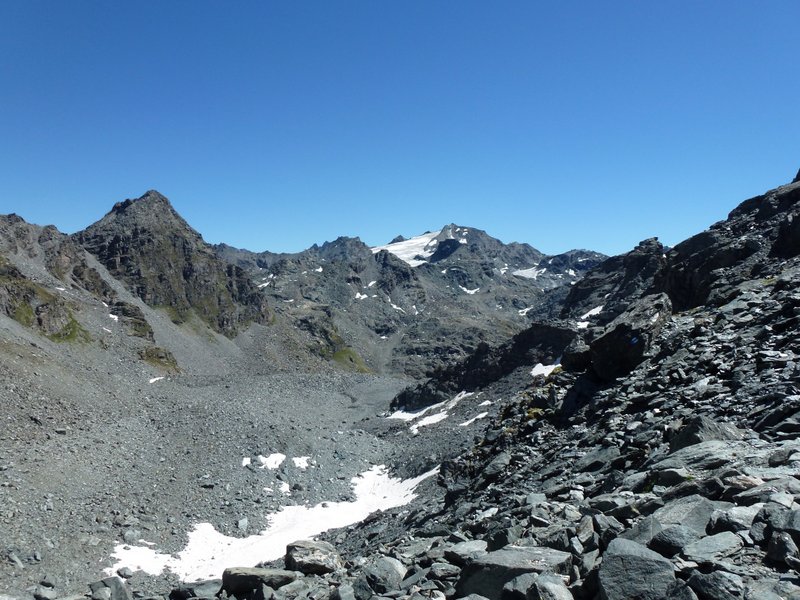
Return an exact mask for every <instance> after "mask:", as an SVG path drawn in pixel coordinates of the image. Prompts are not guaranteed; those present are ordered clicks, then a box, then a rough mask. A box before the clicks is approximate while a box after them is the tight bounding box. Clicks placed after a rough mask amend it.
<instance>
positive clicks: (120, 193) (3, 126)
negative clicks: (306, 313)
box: [0, 0, 800, 253]
mask: <svg viewBox="0 0 800 600" xmlns="http://www.w3.org/2000/svg"><path fill="white" fill-rule="evenodd" d="M798 23H800V2H797V1H796V0H792V1H788V2H783V1H779V0H771V1H770V2H739V1H731V0H728V1H724V2H723V1H718V2H694V1H692V2H688V1H685V2H682V1H676V2H641V1H638V0H637V1H628V2H583V1H582V2H546V3H545V2H534V1H530V0H529V1H524V2H492V3H489V2H471V1H464V0H460V1H449V2H437V1H430V0H424V1H423V0H418V1H402V2H400V1H397V2H376V1H373V0H369V1H368V0H364V1H359V2H355V1H336V2H329V1H307V2H268V1H258V2H238V1H237V2H221V1H220V2H198V1H194V0H193V1H191V2H189V1H185V2H179V1H169V2H149V1H143V2H130V3H122V2H101V1H100V0H93V1H90V0H73V1H70V2H62V1H55V0H52V1H49V2H41V1H36V0H16V1H13V0H6V1H4V2H2V3H0V213H9V212H16V213H18V214H20V215H21V216H23V217H24V218H25V219H26V220H28V221H32V222H34V223H39V224H47V223H53V224H55V225H56V226H58V227H59V229H61V230H62V231H65V232H70V233H71V232H73V231H76V230H79V229H82V228H83V227H85V226H87V225H89V224H90V223H92V222H94V221H96V220H97V219H99V218H101V217H102V216H103V214H105V213H106V212H107V211H108V210H109V209H110V208H111V206H112V204H113V203H114V202H117V201H120V200H123V199H125V198H130V197H138V196H140V195H141V194H143V193H144V192H145V191H146V190H148V189H151V188H154V189H157V190H159V191H161V192H162V193H163V194H165V195H166V196H168V197H169V198H170V200H171V201H172V203H173V205H174V206H175V207H176V209H177V210H178V211H179V212H180V213H181V214H182V215H183V216H184V217H185V218H186V219H187V220H188V221H189V223H190V224H191V225H192V226H194V227H195V228H196V229H197V230H198V231H200V233H201V234H203V236H204V238H205V239H206V240H207V241H209V242H212V243H217V242H223V241H224V242H227V243H229V244H231V245H234V246H239V247H246V248H249V249H251V250H256V251H260V250H266V249H268V250H273V251H298V250H301V249H303V248H305V247H308V246H310V245H311V244H313V243H315V242H318V243H321V242H323V241H325V240H330V239H334V238H336V237H337V236H339V235H352V236H359V237H361V238H362V239H363V240H364V241H365V242H367V243H369V244H371V245H376V244H380V243H385V242H387V241H388V240H389V239H391V238H392V237H394V236H395V235H397V234H404V235H406V236H410V235H414V234H417V233H421V232H423V231H425V230H427V229H434V228H439V227H441V226H442V225H444V224H446V223H449V222H456V223H459V224H462V225H470V226H473V227H478V228H481V229H485V230H487V231H488V232H489V233H490V234H492V235H494V236H495V237H499V238H500V239H502V240H503V241H506V242H510V241H524V242H528V243H530V244H532V245H533V246H535V247H537V248H539V249H541V250H543V251H545V252H549V253H556V252H560V251H564V250H566V249H568V248H571V247H585V248H591V249H596V250H600V251H602V252H606V253H619V252H624V251H626V250H628V249H630V248H631V247H632V246H634V245H635V244H636V243H637V242H638V241H639V240H641V239H643V238H646V237H650V236H659V237H660V238H661V240H662V241H664V242H665V243H668V244H674V243H677V242H678V241H680V240H681V239H683V238H685V237H687V236H689V235H691V234H693V233H696V232H698V231H701V230H702V229H704V228H706V227H707V226H708V225H710V224H711V223H713V222H714V221H717V220H719V219H721V218H724V217H725V215H726V214H727V213H728V212H729V211H730V210H731V209H732V208H734V206H735V205H736V204H738V202H739V201H741V200H744V199H746V198H747V197H750V196H752V195H756V194H758V193H761V192H763V191H765V190H767V189H769V188H771V187H776V186H777V185H780V184H782V183H785V182H787V181H789V180H791V179H792V177H793V176H794V174H795V173H796V171H797V169H798V167H800V147H799V144H798V140H800V76H798V75H800V52H798V46H797V24H798Z"/></svg>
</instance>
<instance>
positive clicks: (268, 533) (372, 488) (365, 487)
mask: <svg viewBox="0 0 800 600" xmlns="http://www.w3.org/2000/svg"><path fill="white" fill-rule="evenodd" d="M438 471H439V468H438V467H436V468H435V469H432V470H431V471H428V472H427V473H423V474H422V475H420V476H418V477H414V478H412V479H405V480H402V479H399V478H396V477H391V476H390V475H389V473H388V471H387V469H386V467H385V466H384V465H377V466H373V467H372V468H370V469H369V470H368V471H365V472H363V473H361V474H360V475H357V476H356V477H353V479H352V480H351V481H352V483H353V492H354V493H355V496H356V499H355V500H354V501H353V502H321V503H319V504H317V505H316V506H284V507H283V508H282V509H281V510H280V511H278V512H277V513H275V514H273V515H272V516H271V517H270V524H269V527H267V529H265V530H264V531H262V532H261V533H259V534H257V535H251V536H249V537H246V538H236V537H229V536H226V535H223V534H221V533H219V532H218V531H217V530H216V529H215V528H214V526H213V525H211V524H210V523H198V524H197V525H195V526H194V528H193V529H192V530H191V531H190V532H189V541H188V543H187V545H186V547H185V548H184V549H183V550H181V551H180V552H178V553H177V554H174V555H173V554H163V553H161V552H158V551H157V550H154V549H153V548H151V547H149V545H148V544H149V542H146V541H144V540H140V542H141V543H142V544H143V545H141V546H130V545H128V544H118V545H117V546H116V547H115V548H114V552H113V554H112V558H113V559H114V560H115V561H116V562H115V563H114V565H113V566H111V567H109V568H107V569H106V573H107V574H108V575H109V576H113V575H114V574H115V573H116V572H117V570H119V569H121V568H123V567H128V568H129V569H131V570H133V571H144V572H145V573H148V574H150V575H160V574H162V573H163V572H164V571H166V570H169V571H171V572H172V573H174V574H175V575H177V576H178V577H180V579H181V581H198V580H201V579H208V578H213V577H219V575H220V573H222V571H223V570H224V569H225V568H226V567H230V566H244V565H246V566H253V565H255V564H256V563H258V562H262V561H270V560H275V559H278V558H281V557H282V556H283V555H284V554H285V553H286V545H287V544H290V543H291V542H294V541H296V540H302V539H308V538H311V537H313V536H315V535H319V534H320V533H322V532H324V531H327V530H329V529H336V528H338V527H346V526H347V525H352V524H353V523H357V522H359V521H361V520H363V519H365V518H366V517H367V516H369V515H370V514H371V513H373V512H375V511H379V510H388V509H390V508H395V507H397V506H403V505H405V504H408V503H409V502H411V501H412V500H413V499H414V498H416V494H415V493H414V490H415V488H416V487H417V485H419V484H420V483H421V482H422V481H424V480H425V479H427V478H428V477H431V476H433V475H435V474H436V473H438Z"/></svg>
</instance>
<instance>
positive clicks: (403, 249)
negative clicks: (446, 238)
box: [372, 231, 441, 267]
mask: <svg viewBox="0 0 800 600" xmlns="http://www.w3.org/2000/svg"><path fill="white" fill-rule="evenodd" d="M440 233H441V232H440V231H434V232H433V233H423V234H422V235H418V236H416V237H413V238H411V239H408V240H405V241H403V242H395V243H394V244H386V245H385V246H375V247H374V248H372V253H373V254H377V253H378V252H380V251H381V250H386V251H388V252H391V253H392V254H394V255H395V256H396V257H397V258H399V259H400V260H402V261H403V262H405V263H408V264H409V265H411V266H412V267H418V266H420V265H422V264H425V263H426V262H427V260H426V259H428V258H430V257H431V256H433V253H434V252H435V251H436V246H438V245H439V244H438V242H437V241H436V240H435V239H434V238H436V236H438V235H439V234H440Z"/></svg>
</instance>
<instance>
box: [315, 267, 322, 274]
mask: <svg viewBox="0 0 800 600" xmlns="http://www.w3.org/2000/svg"><path fill="white" fill-rule="evenodd" d="M314 272H315V273H322V267H317V268H316V269H314Z"/></svg>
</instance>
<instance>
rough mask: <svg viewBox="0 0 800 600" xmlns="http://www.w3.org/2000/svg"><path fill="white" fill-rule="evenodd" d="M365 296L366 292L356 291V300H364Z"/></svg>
mask: <svg viewBox="0 0 800 600" xmlns="http://www.w3.org/2000/svg"><path fill="white" fill-rule="evenodd" d="M367 298H369V296H367V295H366V294H361V293H359V292H356V300H366V299H367Z"/></svg>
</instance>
